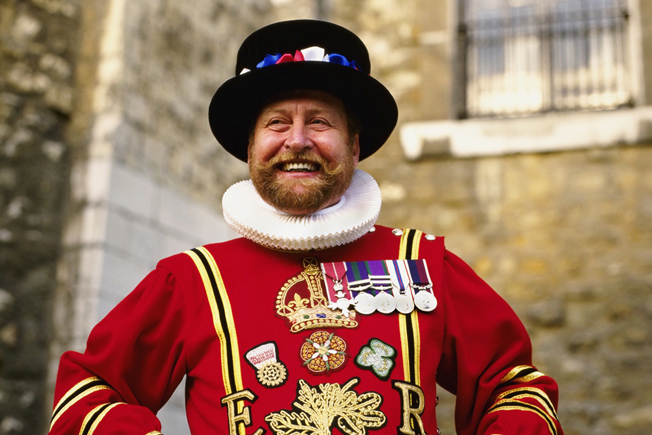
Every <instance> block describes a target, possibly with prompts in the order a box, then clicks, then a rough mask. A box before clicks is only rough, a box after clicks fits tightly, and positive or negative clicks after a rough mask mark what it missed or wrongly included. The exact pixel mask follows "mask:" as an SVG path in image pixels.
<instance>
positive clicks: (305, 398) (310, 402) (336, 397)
mask: <svg viewBox="0 0 652 435" xmlns="http://www.w3.org/2000/svg"><path fill="white" fill-rule="evenodd" d="M358 382H359V379H357V378H353V379H351V380H350V381H349V382H347V383H346V384H344V385H343V386H340V385H339V384H319V386H318V387H317V388H314V387H311V386H310V385H308V384H307V383H306V382H305V381H304V380H302V379H300V380H299V390H298V397H297V401H295V402H294V403H293V407H294V409H295V411H292V412H288V411H285V410H283V411H281V412H274V413H271V414H269V415H268V416H267V417H265V421H267V422H268V423H269V427H270V428H271V430H272V431H273V432H274V433H275V434H276V435H330V434H331V427H333V426H334V425H335V424H337V427H338V428H339V429H340V430H341V431H342V432H343V433H344V434H347V435H365V434H366V433H367V430H373V429H379V428H381V427H383V426H384V425H385V422H386V421H387V417H385V414H383V412H382V411H381V410H380V409H379V408H380V405H381V404H382V402H383V399H382V397H381V396H380V394H378V393H374V392H367V393H363V394H360V395H358V394H357V393H356V392H355V391H354V390H351V388H352V387H353V386H354V385H355V384H357V383H358Z"/></svg>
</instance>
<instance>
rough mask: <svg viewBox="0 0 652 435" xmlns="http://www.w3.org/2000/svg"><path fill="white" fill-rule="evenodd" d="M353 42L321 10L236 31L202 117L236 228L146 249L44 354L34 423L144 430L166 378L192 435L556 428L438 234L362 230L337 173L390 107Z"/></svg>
mask: <svg viewBox="0 0 652 435" xmlns="http://www.w3.org/2000/svg"><path fill="white" fill-rule="evenodd" d="M369 72H370V65H369V57H368V54H367V51H366V48H365V46H364V44H363V43H362V42H361V41H360V39H359V38H358V37H357V36H356V35H354V34H353V33H351V32H349V31H348V30H346V29H344V28H342V27H340V26H336V25H333V24H330V23H326V22H319V21H307V20H299V21H289V22H281V23H276V24H273V25H270V26H267V27H265V28H263V29H260V30H258V31H257V32H254V33H253V34H252V35H251V36H249V38H247V39H246V40H245V41H244V43H243V45H242V47H241V49H240V52H239V54H238V62H237V66H236V76H235V77H234V78H232V79H230V80H229V81H227V82H226V83H224V84H223V85H222V86H221V87H220V88H219V89H218V90H217V92H216V94H215V96H214V97H213V100H212V102H211V105H210V108H209V119H210V123H211V128H212V129H213V132H214V134H215V136H216V138H217V139H218V140H219V142H220V143H221V145H222V146H224V147H225V148H226V149H227V150H228V151H229V152H230V153H232V154H233V155H234V156H236V157H237V158H239V159H240V160H243V161H246V162H248V163H249V168H250V174H251V180H247V181H244V182H240V183H237V184H235V185H234V186H232V187H231V188H230V189H229V190H228V191H227V192H226V193H225V195H224V198H223V209H224V216H225V219H226V220H227V222H228V223H229V224H230V225H231V227H232V228H233V229H235V230H236V231H237V232H238V233H240V234H241V235H242V236H243V237H242V238H238V239H235V240H232V241H228V242H224V243H216V244H209V245H205V246H203V247H199V248H195V249H191V250H188V251H186V252H184V253H181V254H178V255H175V256H172V257H169V258H166V259H164V260H162V261H161V262H160V263H159V264H158V266H157V268H156V269H155V270H154V271H152V272H151V273H150V274H149V275H148V276H147V277H145V279H144V280H143V281H142V282H141V283H140V284H139V285H138V286H137V287H136V289H135V290H134V291H133V292H132V293H131V294H130V295H129V296H127V297H126V298H125V299H124V300H123V301H122V302H121V303H120V304H119V305H118V306H117V307H116V308H115V309H114V310H112V311H111V312H110V313H109V314H108V315H107V316H106V317H105V318H104V319H103V320H102V321H101V322H100V323H99V324H98V325H97V326H96V327H95V328H94V329H93V331H92V332H91V335H90V337H89V339H88V345H87V349H86V351H85V352H84V353H83V354H80V353H76V352H67V353H65V354H64V355H63V356H62V358H61V363H60V367H59V375H58V379H57V385H56V391H55V406H54V410H53V416H52V421H51V426H50V433H51V434H73V433H74V434H87V435H91V434H95V435H104V434H134V435H136V434H138V435H140V434H142V435H152V434H160V433H161V430H162V428H161V427H160V423H159V421H158V419H157V418H156V412H157V411H158V410H159V409H160V408H161V407H162V406H163V405H164V404H165V402H166V401H167V400H168V399H169V398H170V396H171V394H172V392H173V391H174V390H175V389H176V387H177V386H178V384H179V383H180V382H181V380H182V379H183V378H184V376H185V377H186V378H187V382H186V411H187V417H188V423H189V426H190V430H191V432H192V433H193V434H200V435H204V434H229V435H235V434H249V435H252V434H255V435H260V434H263V433H266V432H271V433H274V434H283V435H291V434H296V435H299V434H315V435H318V434H319V435H322V434H324V435H325V434H346V435H354V434H355V435H363V434H371V433H373V432H376V433H398V434H406V435H407V434H410V435H412V434H433V435H434V434H437V433H438V432H439V430H438V428H437V416H436V406H437V402H438V398H437V388H438V385H437V384H439V387H442V388H444V389H446V390H448V391H450V392H452V393H454V394H456V396H457V399H456V410H455V422H456V429H457V432H458V433H459V434H517V433H527V434H548V433H550V434H562V429H561V426H560V424H559V422H558V420H557V416H556V408H557V400H558V397H557V385H556V383H555V382H554V380H553V379H551V378H550V377H548V376H546V375H544V374H543V373H541V372H539V371H538V370H537V369H536V368H535V367H534V366H533V365H532V361H531V345H530V340H529V337H528V335H527V332H526V331H525V329H524V327H523V326H522V324H521V322H520V321H519V319H518V318H517V316H516V315H515V314H514V312H513V311H512V310H511V308H510V307H509V306H508V305H507V303H506V302H505V301H504V300H503V299H502V298H500V296H498V295H497V294H496V293H495V292H494V291H493V290H492V289H491V288H490V287H489V286H488V285H487V284H486V283H485V282H484V281H482V279H480V278H479V277H478V276H477V275H476V274H475V273H474V272H473V271H472V270H471V269H470V268H469V267H468V266H467V265H466V264H465V263H464V262H463V261H462V260H460V259H459V258H458V257H456V256H455V255H454V254H452V253H450V252H448V251H447V250H446V249H445V247H444V241H443V238H442V237H435V236H432V235H429V234H423V233H422V232H421V231H418V230H414V229H390V228H386V227H383V226H380V225H376V224H375V222H376V219H377V217H378V213H379V211H380V203H381V201H380V191H379V189H378V186H377V184H376V183H375V181H374V180H373V178H371V177H370V176H369V175H368V174H366V173H364V172H362V171H360V170H358V169H356V166H357V163H358V161H359V160H361V159H364V158H367V157H369V156H370V155H371V154H372V153H373V152H375V151H376V150H377V149H378V148H379V147H380V146H382V144H383V143H384V142H385V141H386V139H387V137H388V136H389V134H390V133H391V131H392V130H393V128H394V126H395V124H396V119H397V108H396V103H395V102H394V99H393V97H392V96H391V94H390V93H389V91H387V89H386V88H385V87H384V86H383V85H382V84H380V83H379V82H378V81H376V80H375V79H374V78H372V77H371V76H370V75H369Z"/></svg>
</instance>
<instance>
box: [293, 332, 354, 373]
mask: <svg viewBox="0 0 652 435" xmlns="http://www.w3.org/2000/svg"><path fill="white" fill-rule="evenodd" d="M345 350H346V342H345V341H344V340H343V339H342V338H340V337H338V336H337V335H335V333H332V332H326V331H316V332H313V333H312V334H310V337H309V338H306V341H305V343H303V345H302V346H301V350H300V351H299V355H300V356H301V359H302V360H303V365H304V366H306V368H307V369H308V370H309V371H310V372H311V373H313V374H315V375H322V374H329V373H330V372H332V371H335V370H338V369H340V368H342V367H343V366H344V363H345V362H346V353H345V352H344V351H345Z"/></svg>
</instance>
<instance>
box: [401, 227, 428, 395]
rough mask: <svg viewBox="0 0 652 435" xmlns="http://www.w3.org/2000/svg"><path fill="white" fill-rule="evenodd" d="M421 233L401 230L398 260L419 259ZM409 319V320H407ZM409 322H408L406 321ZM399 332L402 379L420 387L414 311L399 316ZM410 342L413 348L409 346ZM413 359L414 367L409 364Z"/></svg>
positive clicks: (418, 346)
mask: <svg viewBox="0 0 652 435" xmlns="http://www.w3.org/2000/svg"><path fill="white" fill-rule="evenodd" d="M421 234H422V232H421V231H418V230H413V229H405V230H403V234H402V236H401V242H400V245H399V254H398V258H399V260H406V259H417V258H419V246H420V243H421ZM408 317H409V319H408ZM408 320H409V321H408ZM398 322H399V331H400V334H401V355H402V359H403V378H404V379H405V381H406V382H411V383H414V384H415V385H417V386H420V385H421V334H420V328H419V314H418V312H417V310H416V309H415V310H414V311H412V312H411V313H410V314H399V316H398ZM410 340H412V342H413V347H412V346H410ZM411 358H414V365H412V364H411V363H410V360H411Z"/></svg>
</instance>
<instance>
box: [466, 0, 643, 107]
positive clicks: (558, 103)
mask: <svg viewBox="0 0 652 435" xmlns="http://www.w3.org/2000/svg"><path fill="white" fill-rule="evenodd" d="M460 1H462V2H463V3H462V4H461V7H462V9H461V11H460V16H461V21H460V26H459V38H458V41H459V43H460V47H459V49H460V51H459V53H460V56H461V62H462V64H461V66H462V68H461V71H462V72H463V73H464V79H465V80H464V82H465V83H464V84H463V85H462V86H461V88H462V100H463V101H464V108H463V109H462V111H461V113H460V117H462V118H464V117H492V116H497V117H505V116H523V115H530V114H535V113H543V112H549V111H560V110H586V109H612V108H617V107H621V106H630V105H631V104H632V103H631V102H632V93H631V89H630V88H629V86H628V83H627V80H626V76H627V68H628V62H627V24H628V17H629V15H628V12H627V8H626V5H625V3H624V1H625V0H460Z"/></svg>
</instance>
